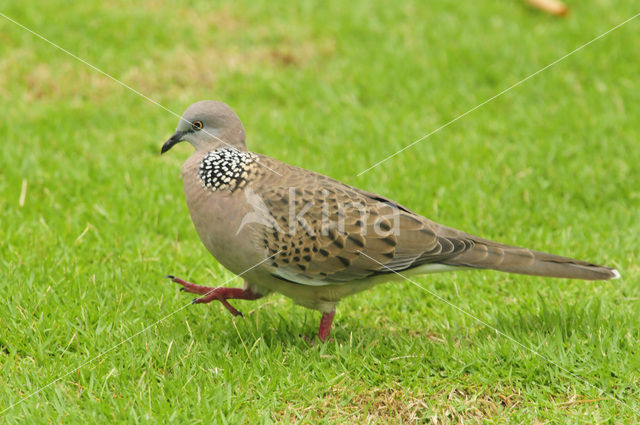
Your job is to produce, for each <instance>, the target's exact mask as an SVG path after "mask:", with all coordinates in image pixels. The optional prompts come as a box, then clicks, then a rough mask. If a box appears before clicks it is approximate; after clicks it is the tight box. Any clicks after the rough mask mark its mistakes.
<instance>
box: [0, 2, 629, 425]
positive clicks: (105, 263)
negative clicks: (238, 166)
mask: <svg viewBox="0 0 640 425" xmlns="http://www.w3.org/2000/svg"><path fill="white" fill-rule="evenodd" d="M423 3H424V2H418V1H409V2H403V3H401V4H395V5H391V4H390V3H387V2H382V1H370V0H354V1H350V2H347V3H345V2H342V1H325V2H310V1H303V2H300V3H295V4H293V3H292V4H290V5H289V6H287V7H284V6H280V7H275V6H274V5H275V3H273V2H267V1H255V0H253V1H240V2H235V3H233V4H223V3H221V2H220V3H218V2H216V3H215V4H211V2H206V1H194V2H189V7H187V6H184V5H179V4H177V3H175V2H165V1H147V2H144V3H135V4H134V3H132V2H126V1H111V2H108V4H104V5H102V4H101V2H97V1H95V2H74V3H69V2H65V1H60V0H56V1H46V2H45V1H39V2H37V4H33V3H31V4H28V5H27V4H20V3H18V2H1V3H0V11H1V12H3V13H5V14H7V15H9V16H11V17H12V18H14V19H16V20H18V21H20V22H22V23H23V24H24V25H26V26H28V27H29V28H32V29H33V30H35V31H37V32H39V33H41V34H43V35H44V36H45V37H48V38H50V39H51V40H52V41H54V42H55V43H58V44H60V45H61V46H63V47H65V48H66V49H68V50H70V51H71V52H73V53H75V54H77V55H79V56H80V57H82V58H83V59H85V60H87V61H88V62H90V63H91V64H94V65H95V66H97V67H99V68H101V69H102V70H104V71H105V72H107V73H109V74H111V75H113V76H115V77H116V78H119V79H122V80H123V81H124V82H126V83H127V84H130V85H131V86H133V87H134V88H136V89H138V90H140V91H141V92H143V93H144V94H146V95H148V96H149V97H151V98H152V99H154V100H156V101H158V102H160V103H161V104H163V105H165V106H167V107H168V108H170V109H172V110H174V111H176V112H178V113H182V111H183V110H184V109H185V108H186V106H188V105H189V104H190V103H192V102H194V101H196V100H200V99H205V98H212V99H220V100H223V101H225V102H227V103H229V104H230V105H232V107H233V108H234V109H235V110H236V111H237V112H238V114H239V115H240V117H241V118H242V120H243V122H244V124H245V126H246V129H247V134H248V142H249V146H250V149H252V150H254V151H257V152H260V153H264V154H267V155H270V156H273V157H276V158H278V159H281V160H283V161H286V162H289V163H293V164H296V165H299V166H303V167H305V168H310V169H314V170H316V171H319V172H321V173H324V174H328V175H330V176H332V177H335V178H338V179H341V180H343V181H346V182H348V183H350V184H354V185H356V186H359V187H362V188H365V189H368V190H373V191H376V192H379V193H382V194H385V195H387V196H390V197H392V198H394V199H396V200H397V201H399V202H401V203H403V204H405V205H407V206H409V207H411V208H412V209H413V210H415V211H418V212H420V213H422V214H424V215H425V216H427V217H429V218H432V219H434V220H436V221H438V222H441V223H445V224H448V225H450V226H454V227H458V228H462V229H465V230H467V231H469V232H472V233H476V234H479V235H482V236H484V237H488V238H493V239H498V240H501V241H504V242H507V243H513V244H519V245H526V246H530V247H535V248H537V249H539V250H545V251H549V252H554V253H558V254H564V255H570V256H574V257H577V258H582V259H589V260H592V261H597V262H601V263H605V264H608V265H611V266H616V267H618V268H619V270H620V271H621V273H622V275H623V278H622V279H620V280H616V281H610V282H581V281H569V280H561V279H543V278H534V277H523V276H516V275H506V274H500V273H495V272H473V273H451V274H442V275H432V276H426V277H420V278H417V282H418V283H420V284H421V285H423V286H425V287H426V288H428V289H429V290H430V291H433V292H436V293H437V294H438V295H440V296H441V297H443V298H444V299H446V300H448V301H449V302H451V303H453V304H455V305H457V306H459V307H460V308H462V309H464V310H467V311H469V312H471V313H472V314H473V315H475V316H476V317H478V318H479V319H481V320H482V321H484V322H486V323H487V324H489V325H491V326H492V327H494V328H497V329H498V330H500V331H501V332H503V333H505V334H507V335H509V336H511V337H512V338H514V339H516V340H517V341H519V342H521V343H522V344H524V345H525V346H527V347H530V348H531V349H533V350H535V351H536V352H538V353H540V355H542V356H544V357H545V358H546V359H548V360H549V361H547V360H545V359H543V358H541V357H538V356H536V355H535V354H533V353H531V352H530V351H527V350H525V349H523V348H522V347H520V346H518V345H517V344H514V343H513V342H512V341H510V340H508V339H506V338H504V337H502V336H500V335H498V334H497V333H496V332H495V331H493V330H492V329H490V328H488V327H486V326H484V325H482V324H481V323H479V322H477V321H475V320H474V319H472V318H470V317H468V316H466V315H464V314H463V313H461V312H460V311H458V310H456V309H455V308H452V307H450V306H449V305H447V304H446V303H444V302H442V301H440V300H438V299H437V298H434V297H433V296H431V295H429V294H428V293H426V292H425V291H423V290H421V289H419V288H417V287H415V286H413V285H411V284H410V283H408V282H407V283H396V284H388V285H382V286H379V287H377V288H375V289H373V290H371V291H368V292H365V293H362V294H359V295H357V296H354V297H352V298H350V299H347V300H345V301H344V302H343V303H342V304H341V305H340V306H339V310H338V314H337V316H336V321H335V324H334V330H333V336H334V338H335V340H334V341H333V342H331V343H328V344H324V345H321V346H317V345H316V346H314V347H310V346H309V345H308V344H307V343H306V341H305V340H304V339H303V338H300V337H299V335H300V334H304V335H310V334H312V333H314V332H315V331H316V327H317V323H318V320H319V314H318V313H316V312H312V311H308V310H305V309H303V308H301V307H296V306H293V305H292V303H291V302H290V301H289V300H286V299H283V298H282V297H280V296H272V297H269V298H268V299H265V300H260V301H257V302H253V303H250V302H243V301H240V302H237V303H236V305H237V306H238V308H239V309H240V310H242V311H244V312H245V314H246V318H245V319H244V320H242V319H231V318H230V316H229V315H228V314H227V313H226V312H225V311H223V309H222V308H221V306H220V305H218V304H211V305H208V306H192V307H189V308H185V309H182V310H180V311H178V312H177V313H175V314H173V315H172V316H171V317H170V318H168V319H167V320H164V321H162V322H161V323H159V324H158V325H157V326H153V327H151V328H150V329H149V330H147V331H145V332H143V333H141V334H139V335H137V336H135V337H134V338H132V339H130V340H128V341H126V342H124V343H123V344H122V345H120V346H118V347H117V348H115V349H114V350H113V351H111V352H109V353H107V354H105V355H104V356H101V357H99V359H97V360H95V361H93V362H91V363H89V364H86V365H84V366H83V367H81V368H79V369H78V370H77V371H74V372H73V373H71V374H70V375H68V376H66V377H64V378H63V379H61V380H60V381H58V382H56V383H55V384H53V385H51V386H49V387H47V388H45V389H44V390H43V391H41V392H39V393H38V394H36V395H34V396H33V397H30V398H28V399H26V400H25V401H24V402H22V403H20V404H17V405H15V406H14V407H12V408H11V409H9V410H7V411H4V412H3V413H2V414H0V422H2V423H8V424H13V423H29V424H31V423H106V422H113V423H121V422H131V423H161V422H165V423H203V424H208V423H212V422H220V423H271V422H280V421H282V422H304V423H345V421H348V422H371V423H374V422H382V423H395V422H405V423H406V422H412V421H415V422H424V423H426V422H429V421H433V423H438V424H440V423H447V422H464V423H476V422H486V423H504V422H509V423H582V422H588V423H594V422H595V423H600V422H603V423H633V422H636V421H638V420H640V417H639V416H637V415H636V414H635V413H634V411H633V410H632V409H635V410H636V411H640V402H639V401H638V400H640V375H639V371H640V350H639V349H638V347H639V344H640V315H638V311H639V310H640V291H639V290H638V282H639V281H640V269H639V267H638V262H639V260H640V259H639V258H638V234H640V149H638V141H639V140H640V125H639V124H638V123H639V122H640V115H639V111H640V80H639V79H638V75H639V74H638V56H637V34H638V30H639V29H640V20H637V21H633V22H631V23H629V24H627V25H625V26H623V27H622V28H620V29H618V30H616V31H614V32H612V33H611V34H609V35H607V36H606V37H605V38H603V39H601V40H599V41H597V42H595V43H593V44H592V45H590V46H588V47H586V48H585V49H584V50H582V51H580V52H578V53H576V54H575V55H573V56H571V57H569V58H567V59H566V60H564V61H562V62H561V63H559V64H557V65H555V66H554V67H552V68H550V69H548V70H546V71H544V72H543V73H541V74H539V75H537V76H536V77H534V78H532V79H531V80H529V81H527V82H525V83H523V84H522V85H520V86H518V87H516V88H515V89H513V90H511V91H510V92H508V93H506V94H505V95H503V96H501V97H499V98H498V99H496V100H494V101H492V102H491V103H489V104H487V105H485V106H483V107H482V108H481V109H479V110H477V111H475V112H473V113H472V114H469V115H468V116H466V117H464V118H462V119H461V120H459V121H457V122H455V123H454V124H452V125H450V126H449V127H447V128H445V129H443V130H442V131H440V132H439V133H437V134H434V135H433V136H431V137H430V138H428V139H427V140H424V141H423V142H421V143H419V144H417V145H415V146H414V147H412V148H410V149H408V150H406V151H405V152H403V153H402V154H400V155H398V156H396V157H394V158H393V159H391V160H389V161H387V162H385V163H384V164H382V165H381V166H379V167H377V168H375V169H373V170H371V171H369V172H367V173H365V174H363V175H361V176H357V174H358V173H359V172H361V171H362V170H364V169H366V168H367V167H369V166H371V165H372V164H374V163H375V162H377V161H379V160H381V159H383V158H384V157H386V156H387V155H389V154H391V153H393V152H395V151H396V150H398V149H400V148H402V147H403V146H406V145H407V144H409V143H410V142H412V141H414V140H416V139H417V138H419V137H421V136H422V135H424V134H426V133H428V132H430V131H432V130H433V129H435V128H437V127H439V126H440V125H442V124H443V123H445V122H447V121H449V120H451V119H453V118H455V117H456V116H458V115H459V114H461V113H463V112H465V111H467V110H468V109H470V108H472V107H474V106H476V105H477V104H479V103H480V102H482V101H484V100H486V99H488V98H489V97H491V96H493V95H495V94H496V93H498V92H500V91H502V90H503V89H505V88H506V87H508V86H510V85H511V84H514V83H516V82H517V81H519V80H520V79H522V78H524V77H526V76H528V75H529V74H531V73H533V72H535V71H537V70H538V69H540V68H542V67H543V66H545V65H547V64H549V63H551V62H552V61H554V60H556V59H557V58H559V57H561V56H562V55H564V54H566V53H567V52H569V51H571V50H573V49H575V48H576V47H578V46H580V45H581V44H583V43H585V42H587V41H589V40H591V39H592V38H594V37H596V36H597V35H599V34H601V33H603V32H605V31H607V30H608V29H610V28H611V27H613V26H614V25H617V24H618V23H620V22H622V21H623V20H625V19H627V18H628V17H630V16H632V15H633V14H635V13H637V12H638V10H637V3H636V2H634V1H631V0H621V1H618V2H615V7H614V6H612V5H611V4H609V2H606V1H592V2H582V3H581V2H570V4H572V5H573V10H572V15H571V16H570V17H569V18H568V19H566V20H562V19H555V18H552V17H549V16H546V15H544V14H541V13H538V12H536V11H534V10H532V9H529V8H527V7H526V6H524V5H523V4H522V3H521V2H519V1H515V0H513V1H512V0H509V1H506V0H505V1H490V0H484V1H475V2H458V1H453V0H451V1H440V2H429V3H428V5H424V4H423ZM0 111H2V118H1V119H0V136H1V139H2V142H1V144H0V146H1V149H0V167H1V169H2V172H0V210H1V213H0V240H1V241H2V242H1V243H0V277H1V279H0V290H1V292H2V294H3V302H2V309H1V310H0V369H1V372H0V382H1V384H0V409H5V408H6V407H8V406H10V405H12V404H13V403H17V402H20V400H22V398H23V397H25V396H27V395H29V394H31V393H32V392H34V391H36V390H38V389H39V388H41V387H43V386H45V385H47V384H49V383H50V382H51V381H53V380H55V379H56V378H58V377H60V376H63V375H64V374H65V373H67V372H68V371H71V370H74V369H75V368H77V367H78V366H80V365H82V364H83V363H85V362H86V361H87V360H89V359H91V358H93V357H95V356H97V355H98V354H100V353H101V352H103V351H104V350H107V349H109V348H111V347H113V346H114V345H115V344H118V343H120V342H122V341H125V340H126V339H127V338H128V337H130V336H131V335H133V334H135V333H136V332H138V331H140V330H142V329H144V328H145V327H146V326H148V325H151V324H152V323H154V322H155V321H156V320H158V319H160V318H162V317H164V316H165V315H167V314H170V313H172V312H174V311H175V310H177V309H179V308H181V307H183V306H185V305H186V303H188V302H189V300H190V297H187V296H181V295H180V294H179V293H178V291H177V287H176V285H174V284H171V283H169V282H168V281H166V280H164V279H162V276H163V275H165V274H168V273H173V274H176V275H179V276H181V277H185V278H189V279H191V280H192V281H195V282H199V283H211V284H214V285H215V284H220V283H222V282H224V281H226V280H229V279H233V275H232V274H231V273H229V272H228V271H226V270H225V269H223V268H222V267H221V266H220V265H219V264H218V263H217V262H216V261H215V260H214V259H212V258H211V256H210V255H209V254H208V253H207V252H206V250H205V249H204V247H203V246H202V245H201V243H200V241H199V240H198V237H197V235H196V233H195V231H194V229H193V227H192V224H191V221H190V218H189V215H188V211H187V209H186V205H185V202H184V198H183V193H182V184H181V181H180V180H179V167H180V165H181V163H182V161H183V160H184V159H185V158H186V157H187V156H188V155H189V153H190V148H189V147H188V146H186V145H184V146H183V145H181V146H178V147H177V148H176V149H175V151H172V152H171V155H167V156H163V157H160V156H159V154H158V153H159V149H160V146H161V144H162V143H163V142H164V140H166V138H167V137H168V136H169V135H170V134H171V133H172V131H173V129H174V128H175V125H176V123H177V119H176V118H175V117H174V116H172V115H171V114H169V113H167V112H166V111H164V110H162V109H160V108H159V107H157V106H154V105H153V104H152V103H150V102H148V101H146V100H145V99H143V98H141V97H139V96H137V95H135V94H133V93H132V92H130V91H128V90H127V89H125V88H123V87H121V86H119V85H117V84H116V83H114V82H113V81H111V80H109V79H107V78H105V77H104V76H102V75H100V74H98V73H97V72H95V71H94V70H92V69H90V68H88V67H87V66H85V65H84V64H82V63H80V62H78V61H76V60H74V59H73V58H71V57H70V56H68V55H65V54H64V53H62V52H60V51H59V50H56V49H54V48H53V47H52V46H50V45H48V44H46V43H45V42H43V41H42V40H39V39H37V38H35V37H34V36H33V35H31V34H29V33H28V32H26V31H24V30H22V29H20V28H19V27H17V26H15V25H14V24H12V23H10V22H8V21H6V20H5V19H3V18H0ZM23 185H25V187H26V193H25V196H24V198H23V201H24V202H23V203H21V202H20V199H21V193H22V189H23ZM230 284H232V285H239V284H240V279H233V280H232V281H231V283H230ZM550 362H553V363H555V364H557V365H559V366H561V367H562V368H564V369H566V370H569V371H571V372H572V373H574V374H575V375H577V376H579V377H581V378H582V379H584V381H582V380H581V379H578V378H576V377H574V376H572V375H570V374H567V373H566V372H564V371H563V370H562V369H560V368H558V367H556V366H554V365H553V364H551V363H550ZM585 381H586V382H588V383H590V384H592V385H594V386H597V387H598V388H601V389H602V390H604V391H605V392H606V393H607V394H610V395H612V396H615V397H616V398H618V399H619V400H622V401H624V402H625V403H627V404H628V406H629V407H627V406H625V405H623V404H621V403H618V402H616V401H614V400H612V399H611V398H608V397H607V396H606V395H605V394H601V393H600V392H599V391H598V390H596V389H594V388H593V387H592V386H590V385H589V384H587V383H585Z"/></svg>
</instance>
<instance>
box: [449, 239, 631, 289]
mask: <svg viewBox="0 0 640 425" xmlns="http://www.w3.org/2000/svg"><path fill="white" fill-rule="evenodd" d="M472 241H473V242H474V244H473V247H471V248H470V249H468V250H467V251H464V252H462V253H461V254H460V255H458V256H456V257H454V258H451V259H449V260H447V261H446V264H448V265H453V266H463V267H472V268H483V269H493V270H499V271H503V272H509V273H520V274H527V275H534V276H548V277H559V278H567V279H584V280H609V279H617V278H619V277H620V273H618V271H617V270H616V269H614V268H611V267H606V266H600V265H598V264H592V263H589V262H586V261H581V260H575V259H573V258H568V257H561V256H559V255H553V254H547V253H545V252H538V251H533V250H530V249H526V248H519V247H515V246H509V245H503V244H500V243H497V242H492V241H488V240H485V239H480V238H475V237H472Z"/></svg>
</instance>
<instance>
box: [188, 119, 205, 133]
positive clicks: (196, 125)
mask: <svg viewBox="0 0 640 425" xmlns="http://www.w3.org/2000/svg"><path fill="white" fill-rule="evenodd" d="M202 127H204V124H202V121H194V122H192V123H191V128H193V129H194V130H195V131H198V130H202Z"/></svg>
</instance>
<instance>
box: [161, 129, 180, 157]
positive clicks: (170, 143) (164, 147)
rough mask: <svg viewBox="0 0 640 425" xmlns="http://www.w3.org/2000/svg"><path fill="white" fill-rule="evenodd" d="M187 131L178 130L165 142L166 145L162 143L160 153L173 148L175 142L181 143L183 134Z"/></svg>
mask: <svg viewBox="0 0 640 425" xmlns="http://www.w3.org/2000/svg"><path fill="white" fill-rule="evenodd" d="M185 133H186V131H176V132H175V133H174V135H173V136H171V138H169V140H167V141H166V142H164V145H162V150H160V155H162V154H163V153H165V152H166V151H168V150H169V149H171V148H172V147H173V146H174V145H175V144H177V143H180V142H181V141H182V136H184V134H185Z"/></svg>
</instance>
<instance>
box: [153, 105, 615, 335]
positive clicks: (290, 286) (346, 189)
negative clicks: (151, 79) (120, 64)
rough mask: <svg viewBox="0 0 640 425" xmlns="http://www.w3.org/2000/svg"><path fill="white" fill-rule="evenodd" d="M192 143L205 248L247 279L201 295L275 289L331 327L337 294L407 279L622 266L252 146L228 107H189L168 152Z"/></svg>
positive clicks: (246, 295)
mask: <svg viewBox="0 0 640 425" xmlns="http://www.w3.org/2000/svg"><path fill="white" fill-rule="evenodd" d="M182 140H185V141H189V142H190V143H191V144H193V146H194V147H195V152H194V154H193V155H192V156H191V157H190V158H189V159H188V160H187V161H186V162H185V164H184V166H183V168H182V177H183V179H184V188H185V194H186V198H187V205H188V206H189V211H190V213H191V217H192V219H193V222H194V225H195V227H196V230H197V231H198V234H199V235H200V238H201V239H202V241H203V243H204V245H205V246H206V247H207V248H208V249H209V251H210V252H211V253H212V254H213V255H214V256H215V257H216V258H217V259H218V260H219V261H220V262H221V263H222V264H223V265H224V266H225V267H227V268H229V270H231V271H233V272H235V273H238V274H242V275H243V277H244V278H245V288H244V289H243V290H240V289H233V288H208V287H202V286H199V285H194V284H191V283H188V282H184V281H182V280H180V279H177V278H173V279H174V281H176V282H178V283H180V284H182V285H183V289H185V290H187V291H189V292H194V293H198V294H206V295H205V296H204V297H201V298H199V299H198V300H196V302H210V301H211V300H214V299H218V300H220V301H222V302H223V304H224V305H225V306H226V307H227V308H228V309H229V310H230V311H231V312H232V313H233V314H239V312H238V311H237V310H235V309H234V308H233V307H231V306H230V305H229V304H228V302H227V301H226V300H227V299H230V298H242V299H256V298H259V297H260V296H263V295H266V294H268V293H270V292H272V291H276V292H280V293H283V294H284V295H286V296H289V297H291V298H292V299H293V300H294V301H295V302H297V303H299V304H301V305H304V306H306V307H309V308H313V309H317V310H319V311H321V312H323V313H324V316H323V320H322V322H321V328H320V332H319V337H320V338H321V339H325V338H326V337H327V336H328V334H329V328H330V325H331V319H332V318H333V312H334V310H335V305H336V304H337V303H338V301H339V300H340V299H341V298H343V297H345V296H347V295H350V294H353V293H356V292H359V291H362V290H364V289H367V288H369V287H371V286H373V285H375V284H377V283H380V282H384V281H388V280H392V279H398V278H399V276H398V273H403V274H406V275H411V274H424V273H433V272H440V271H446V270H455V269H493V270H499V271H504V272H510V273H521V274H529V275H538V276H550V277H561V278H574V279H586V280H606V279H612V278H616V277H619V274H618V272H617V271H616V270H615V269H612V268H609V267H605V266H599V265H596V264H591V263H588V262H584V261H580V260H574V259H571V258H566V257H560V256H556V255H551V254H546V253H543V252H538V251H533V250H529V249H526V248H519V247H514V246H509V245H504V244H500V243H497V242H493V241H489V240H486V239H482V238H478V237H476V236H473V235H470V234H468V233H465V232H462V231H460V230H456V229H452V228H450V227H446V226H442V225H440V224H437V223H434V222H432V221H430V220H428V219H426V218H424V217H422V216H420V215H419V214H416V213H414V212H413V211H411V210H409V209H408V208H406V207H404V206H402V205H400V204H398V203H396V202H394V201H392V200H390V199H388V198H385V197H383V196H380V195H377V194H375V193H371V192H366V191H363V190H360V189H357V188H354V187H351V186H349V185H346V184H344V183H341V182H339V181H337V180H334V179H331V178H329V177H326V176H323V175H321V174H318V173H314V172H312V171H308V170H304V169H302V168H298V167H294V166H292V165H288V164H285V163H282V162H280V161H277V160H275V159H273V158H269V157H266V156H263V155H258V154H254V153H251V152H248V150H247V147H246V145H245V135H244V129H243V127H242V123H241V122H240V120H239V118H238V117H237V116H236V115H235V113H233V111H232V110H231V109H230V108H229V107H228V106H226V105H225V104H223V103H221V102H214V101H203V102H198V103H196V104H194V105H192V106H190V107H189V108H188V109H187V111H186V112H185V114H184V116H183V118H182V119H181V121H180V124H179V125H178V129H177V131H176V133H175V134H174V136H173V137H172V138H171V139H169V141H167V142H166V143H165V145H164V146H163V149H162V152H166V151H167V150H169V149H170V148H171V147H172V146H173V145H174V144H176V143H178V142H179V141H182Z"/></svg>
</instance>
